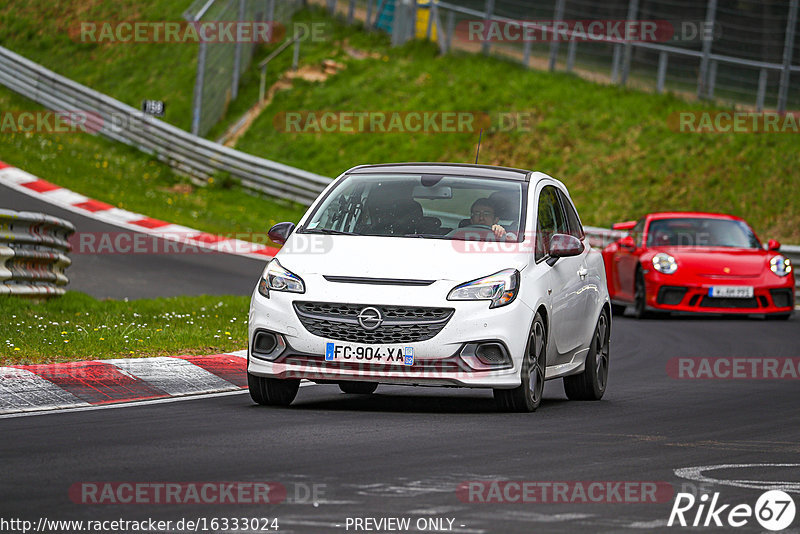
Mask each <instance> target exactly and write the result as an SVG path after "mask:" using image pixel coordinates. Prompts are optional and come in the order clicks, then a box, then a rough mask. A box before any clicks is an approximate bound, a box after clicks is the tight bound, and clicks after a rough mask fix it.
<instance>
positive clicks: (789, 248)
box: [583, 226, 800, 303]
mask: <svg viewBox="0 0 800 534" xmlns="http://www.w3.org/2000/svg"><path fill="white" fill-rule="evenodd" d="M583 230H584V232H585V233H586V238H587V239H588V240H589V244H590V245H591V246H592V247H593V248H597V249H603V248H605V247H607V246H608V245H610V244H611V243H613V242H614V241H616V240H618V239H620V238H622V237H624V236H625V235H627V232H621V231H619V230H609V229H608V228H597V227H595V226H584V227H583ZM779 252H780V253H781V254H783V255H784V256H786V257H787V258H789V259H790V260H791V262H792V265H793V266H794V268H795V295H797V301H798V303H800V276H798V274H797V270H796V269H797V268H798V267H799V266H800V246H798V245H781V248H780V250H779Z"/></svg>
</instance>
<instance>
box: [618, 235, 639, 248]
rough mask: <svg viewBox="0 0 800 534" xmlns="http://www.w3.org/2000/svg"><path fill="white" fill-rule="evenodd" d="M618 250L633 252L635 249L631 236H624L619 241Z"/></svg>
mask: <svg viewBox="0 0 800 534" xmlns="http://www.w3.org/2000/svg"><path fill="white" fill-rule="evenodd" d="M619 246H620V248H624V249H628V250H635V249H636V241H634V240H633V236H630V235H626V236H625V237H623V238H622V239H620V240H619Z"/></svg>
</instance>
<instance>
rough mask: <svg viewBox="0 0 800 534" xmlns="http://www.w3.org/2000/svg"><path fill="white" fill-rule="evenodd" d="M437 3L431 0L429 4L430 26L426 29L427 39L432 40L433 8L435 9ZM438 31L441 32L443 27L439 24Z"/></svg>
mask: <svg viewBox="0 0 800 534" xmlns="http://www.w3.org/2000/svg"><path fill="white" fill-rule="evenodd" d="M435 6H436V3H435V2H434V1H433V0H431V1H430V3H429V4H428V27H427V28H426V29H425V40H426V41H430V40H431V35H433V10H434V9H435ZM436 31H437V32H439V33H441V31H442V29H441V28H440V27H439V26H436Z"/></svg>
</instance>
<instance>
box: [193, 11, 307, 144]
mask: <svg viewBox="0 0 800 534" xmlns="http://www.w3.org/2000/svg"><path fill="white" fill-rule="evenodd" d="M301 6H302V2H298V1H295V0H195V1H194V2H193V3H192V5H191V6H189V8H188V9H187V10H186V12H185V13H184V15H183V16H184V18H186V19H187V20H188V21H190V22H202V21H234V20H235V21H239V22H267V23H269V27H270V34H271V35H272V36H277V33H276V31H275V30H277V29H278V28H277V25H278V24H288V23H289V21H290V20H291V17H292V15H293V14H294V12H295V11H297V9H299V8H300V7H301ZM257 44H258V43H255V42H253V43H243V42H235V43H233V42H207V41H205V40H203V41H201V42H200V43H199V45H198V53H197V77H196V79H195V87H194V99H193V102H192V133H193V134H194V135H201V136H202V135H205V134H206V133H208V131H209V130H210V129H211V128H212V127H213V126H214V125H215V124H217V122H218V121H219V119H220V118H221V117H222V116H223V114H224V113H225V110H226V109H227V107H228V104H229V103H230V102H231V101H232V100H235V99H236V96H237V94H238V91H239V80H240V78H241V75H242V73H243V72H244V71H245V70H246V69H247V67H248V65H250V61H251V60H252V58H253V52H254V50H255V47H256V46H257Z"/></svg>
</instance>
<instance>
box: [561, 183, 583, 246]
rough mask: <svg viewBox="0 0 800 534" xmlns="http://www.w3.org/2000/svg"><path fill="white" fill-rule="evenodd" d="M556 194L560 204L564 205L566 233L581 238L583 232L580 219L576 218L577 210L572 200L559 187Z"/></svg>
mask: <svg viewBox="0 0 800 534" xmlns="http://www.w3.org/2000/svg"><path fill="white" fill-rule="evenodd" d="M558 196H559V198H560V199H561V205H562V206H564V212H565V213H566V214H567V232H566V233H567V234H569V235H571V236H575V237H577V238H578V239H580V240H583V238H584V237H585V234H584V233H583V226H581V220H580V219H579V218H578V212H576V211H575V208H574V207H573V206H572V202H570V200H569V198H567V195H565V194H564V193H563V192H562V191H561V190H560V189H559V190H558Z"/></svg>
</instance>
